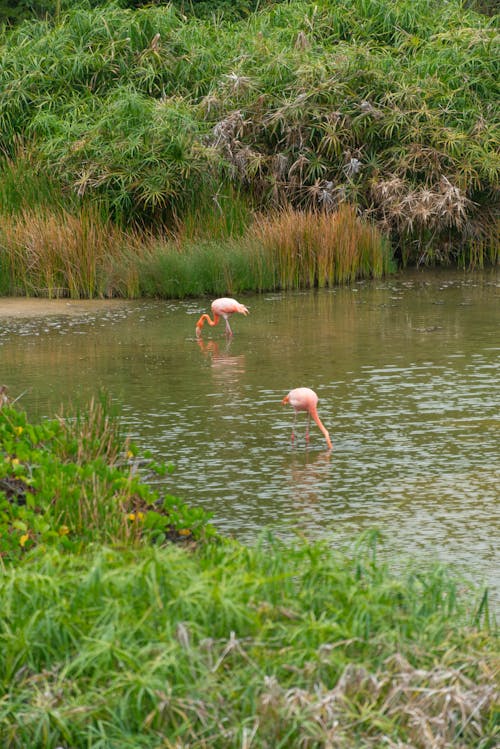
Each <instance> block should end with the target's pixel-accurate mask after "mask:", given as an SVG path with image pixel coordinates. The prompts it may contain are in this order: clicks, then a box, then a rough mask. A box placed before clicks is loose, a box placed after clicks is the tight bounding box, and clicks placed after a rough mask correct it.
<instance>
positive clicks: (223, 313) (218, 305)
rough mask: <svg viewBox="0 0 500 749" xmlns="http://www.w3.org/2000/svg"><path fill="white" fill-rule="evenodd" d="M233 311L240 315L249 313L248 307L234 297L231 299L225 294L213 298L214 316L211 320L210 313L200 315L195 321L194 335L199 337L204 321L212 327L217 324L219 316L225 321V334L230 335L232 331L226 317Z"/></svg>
mask: <svg viewBox="0 0 500 749" xmlns="http://www.w3.org/2000/svg"><path fill="white" fill-rule="evenodd" d="M234 312H239V313H240V314H241V315H248V314H249V312H248V309H247V308H246V307H245V305H244V304H240V303H239V302H238V301H236V299H231V298H230V297H227V296H224V297H221V298H220V299H214V301H213V302H212V314H213V316H214V319H213V320H211V319H210V315H207V314H206V313H205V314H204V315H202V316H201V317H200V319H199V320H198V322H197V323H196V337H197V338H199V337H200V336H201V329H202V327H203V325H204V323H205V322H207V323H208V324H209V325H210V326H212V327H213V326H214V325H217V323H218V322H219V320H220V318H221V317H222V318H223V319H224V320H225V322H226V335H228V336H232V335H233V331H232V330H231V326H230V325H229V320H228V317H229V315H232V314H233V313H234Z"/></svg>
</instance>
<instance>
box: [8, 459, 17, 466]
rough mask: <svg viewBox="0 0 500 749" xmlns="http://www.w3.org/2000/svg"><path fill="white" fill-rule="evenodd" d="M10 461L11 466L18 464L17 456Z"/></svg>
mask: <svg viewBox="0 0 500 749" xmlns="http://www.w3.org/2000/svg"><path fill="white" fill-rule="evenodd" d="M10 462H11V463H12V465H13V466H18V465H19V458H12V460H11V461H10Z"/></svg>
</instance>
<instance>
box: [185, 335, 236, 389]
mask: <svg viewBox="0 0 500 749" xmlns="http://www.w3.org/2000/svg"><path fill="white" fill-rule="evenodd" d="M196 342H197V344H198V346H199V347H200V350H201V351H202V352H203V354H204V355H205V356H206V357H207V358H208V359H209V361H210V365H211V367H212V372H213V375H214V378H215V379H216V380H218V381H220V382H222V383H223V384H225V385H226V387H227V386H228V385H229V384H231V383H232V382H235V381H236V380H238V378H239V376H240V375H241V374H243V373H244V372H245V354H231V353H230V348H231V339H229V340H228V341H227V342H226V344H225V346H224V348H223V350H222V351H221V350H220V349H219V344H218V343H217V341H212V340H209V341H204V340H203V338H197V339H196Z"/></svg>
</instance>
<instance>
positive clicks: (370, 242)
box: [249, 203, 390, 289]
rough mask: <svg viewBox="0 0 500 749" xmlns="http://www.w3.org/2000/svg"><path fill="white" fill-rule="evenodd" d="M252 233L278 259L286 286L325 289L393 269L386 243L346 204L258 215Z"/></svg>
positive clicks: (270, 256)
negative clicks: (326, 209)
mask: <svg viewBox="0 0 500 749" xmlns="http://www.w3.org/2000/svg"><path fill="white" fill-rule="evenodd" d="M249 233H250V234H253V235H254V236H255V238H256V240H257V241H258V242H259V243H260V244H261V245H262V246H263V249H264V255H265V256H267V257H268V259H270V262H272V263H273V264H274V266H275V269H276V276H277V279H278V285H279V287H280V288H282V289H290V288H299V287H301V286H302V287H303V286H306V287H314V286H318V287H320V288H322V287H325V286H333V285H334V284H337V283H346V282H350V281H354V280H355V279H356V278H360V277H375V278H378V277H380V276H381V275H382V274H383V273H384V272H387V271H388V270H389V264H390V249H389V245H388V242H387V241H386V240H385V239H384V237H383V236H382V235H381V233H380V232H379V231H378V230H377V228H376V227H375V226H374V225H373V224H371V223H369V222H368V221H365V220H362V219H361V218H360V217H359V216H358V215H357V211H356V208H355V207H354V206H352V205H350V204H347V203H346V204H342V205H341V206H340V207H339V209H338V210H337V211H336V212H335V213H326V212H319V213H318V212H313V211H310V210H294V209H292V208H287V209H286V210H284V211H282V212H279V213H275V214H273V215H271V216H265V217H264V216H261V217H259V218H258V219H257V220H256V222H255V224H254V226H253V228H252V229H251V231H250V232H249Z"/></svg>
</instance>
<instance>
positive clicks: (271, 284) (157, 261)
mask: <svg viewBox="0 0 500 749" xmlns="http://www.w3.org/2000/svg"><path fill="white" fill-rule="evenodd" d="M228 213H229V212H228ZM203 215H204V212H201V213H197V214H196V213H193V214H192V216H193V217H194V216H197V217H198V218H201V216H203ZM218 220H219V221H220V217H219V219H218ZM248 220H249V219H248V217H247V215H246V214H242V211H241V208H240V207H239V206H238V204H237V203H236V207H235V209H234V214H229V216H228V223H222V224H219V227H218V229H217V226H216V225H215V220H214V219H213V220H212V221H208V222H206V223H203V222H201V221H198V222H195V221H194V220H192V219H190V221H189V222H188V223H187V224H182V225H179V226H178V233H177V235H176V236H170V237H168V236H167V237H159V236H155V235H154V234H152V233H151V232H139V231H137V230H136V231H134V230H132V229H128V230H124V229H120V228H118V227H117V226H116V225H115V224H113V223H111V222H109V221H108V222H104V221H102V220H101V219H100V217H99V216H98V214H97V212H96V211H95V210H92V209H84V210H82V211H80V212H79V214H78V215H74V214H71V213H67V212H64V211H60V212H58V213H50V212H47V211H43V210H42V209H37V210H27V209H25V210H23V211H21V212H20V213H15V214H14V215H11V216H6V217H5V220H4V222H3V225H2V226H1V227H0V250H1V255H0V288H3V289H5V292H6V293H14V294H20V295H34V296H49V297H55V296H70V297H74V298H81V297H84V298H92V297H103V296H105V297H112V296H122V297H136V296H139V295H144V296H159V297H167V298H173V299H176V298H184V297H187V296H203V295H204V294H215V295H219V296H221V295H224V294H237V293H239V292H242V291H264V290H272V289H292V288H298V287H306V288H313V287H316V286H320V287H323V286H326V285H330V286H331V285H333V284H336V283H346V282H349V281H352V280H354V279H355V278H370V277H375V278H378V277H380V276H382V275H383V274H385V273H387V272H389V271H390V269H391V251H390V247H389V244H388V242H387V241H386V240H385V239H384V238H383V237H382V235H381V234H380V232H379V231H378V230H377V229H376V228H375V226H373V225H372V224H370V223H368V222H366V221H363V220H362V219H360V218H359V217H358V216H357V215H356V211H355V209H354V208H353V207H350V206H341V207H340V209H339V210H338V211H337V212H336V213H332V214H324V213H317V212H312V211H294V210H293V209H288V210H286V211H284V212H280V213H276V214H273V215H271V216H268V217H263V216H262V217H260V218H259V219H257V220H256V221H255V222H254V223H252V224H249V225H248V227H247V229H246V230H244V226H245V224H246V222H247V221H248ZM236 224H237V225H238V226H239V229H238V231H237V232H234V227H235V225H236ZM217 231H218V233H219V237H220V238H219V239H218V240H217V241H215V239H211V238H210V237H213V236H214V235H217ZM240 232H244V233H243V234H242V235H241V236H239V237H238V236H237V237H235V238H232V237H231V236H230V234H232V233H236V234H238V233H240Z"/></svg>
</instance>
